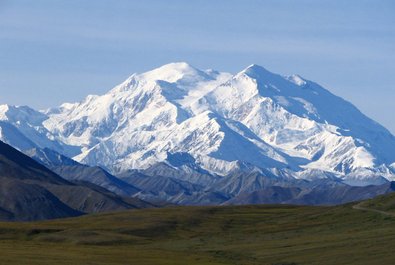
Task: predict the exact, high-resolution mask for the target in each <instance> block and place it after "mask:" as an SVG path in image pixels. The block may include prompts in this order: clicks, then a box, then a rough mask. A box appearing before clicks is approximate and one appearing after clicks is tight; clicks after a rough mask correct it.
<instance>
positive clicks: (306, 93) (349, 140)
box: [0, 63, 395, 185]
mask: <svg viewBox="0 0 395 265" xmlns="http://www.w3.org/2000/svg"><path fill="white" fill-rule="evenodd" d="M11 110H12V111H11ZM26 115H27V116H28V118H25V117H26ZM0 120H1V121H0V139H1V140H3V141H6V142H8V143H10V144H11V145H13V146H15V147H17V148H19V149H20V150H23V149H27V148H32V147H39V148H46V147H47V148H51V149H53V150H55V151H57V152H59V153H61V154H64V155H67V156H70V157H72V158H73V159H75V160H76V161H78V162H81V163H85V164H89V165H95V166H96V165H98V166H101V167H104V168H106V169H108V170H110V171H111V172H112V173H121V172H124V171H127V170H131V169H138V170H146V169H148V168H150V167H152V166H154V165H157V164H160V163H164V164H167V165H168V166H169V167H171V168H174V169H177V170H181V171H186V172H190V170H192V171H194V172H205V174H206V175H207V174H208V175H211V176H213V177H214V176H215V177H221V176H225V175H228V174H229V173H231V172H238V171H256V172H264V173H265V174H266V175H270V176H271V177H274V178H284V179H308V180H312V179H322V178H330V179H338V180H341V181H344V182H345V183H348V184H352V185H367V184H380V183H384V182H386V181H387V180H395V169H394V164H395V152H394V150H395V137H394V136H393V135H392V134H391V133H390V132H389V131H388V130H386V129H385V128H384V127H382V126H381V125H379V124H378V123H376V122H375V121H373V120H371V119H369V118H368V117H366V116H365V115H364V114H362V113H361V112H360V111H359V110H358V109H357V108H356V107H354V106H353V105H352V104H351V103H349V102H347V101H345V100H343V99H342V98H340V97H337V96H335V95H333V94H332V93H330V92H329V91H328V90H326V89H324V88H323V87H321V86H320V85H318V84H316V83H314V82H311V81H309V80H306V79H304V78H302V77H300V76H298V75H291V76H281V75H278V74H274V73H271V72H270V71H268V70H266V69H265V68H263V67H261V66H258V65H251V66H249V67H247V68H246V69H244V70H242V71H240V72H239V73H237V74H235V75H232V74H229V73H220V72H217V71H213V70H199V69H197V68H195V67H193V66H190V65H188V64H187V63H171V64H167V65H164V66H162V67H159V68H157V69H154V70H152V71H149V72H146V73H142V74H133V75H132V76H131V77H129V78H128V79H127V80H126V81H125V82H123V83H121V84H120V85H118V86H116V87H115V88H113V89H112V90H110V91H109V92H108V93H107V94H104V95H101V96H88V97H86V98H85V99H84V100H82V101H81V102H78V103H73V104H70V103H67V104H63V105H61V106H60V107H58V108H52V109H50V110H47V111H42V112H37V111H34V110H31V109H30V108H28V107H11V106H2V107H0ZM174 158H178V159H179V161H177V162H174ZM391 165H392V166H391ZM198 182H202V181H198Z"/></svg>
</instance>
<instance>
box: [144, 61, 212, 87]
mask: <svg viewBox="0 0 395 265" xmlns="http://www.w3.org/2000/svg"><path fill="white" fill-rule="evenodd" d="M139 76H140V77H143V78H146V79H150V80H154V81H157V80H161V81H166V82H169V83H176V82H178V81H184V83H185V82H196V81H204V80H211V79H212V77H211V76H209V75H208V74H207V73H205V72H203V71H201V70H199V69H197V68H195V67H194V66H192V65H190V64H188V63H186V62H175V63H169V64H165V65H163V66H161V67H159V68H156V69H154V70H151V71H148V72H145V73H143V74H141V75H139Z"/></svg>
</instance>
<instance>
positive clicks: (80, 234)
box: [0, 197, 395, 265]
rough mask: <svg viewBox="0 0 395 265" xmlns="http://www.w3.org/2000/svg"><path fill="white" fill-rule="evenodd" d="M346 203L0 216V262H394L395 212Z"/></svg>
mask: <svg viewBox="0 0 395 265" xmlns="http://www.w3.org/2000/svg"><path fill="white" fill-rule="evenodd" d="M394 198H395V197H394ZM384 200H385V199H382V198H380V201H379V202H380V203H381V204H383V203H384V202H383V201H384ZM381 204H380V205H381ZM384 204H385V203H384ZM352 206H353V205H352V204H349V205H343V206H336V207H307V206H286V205H260V206H227V207H173V208H161V209H145V210H135V211H127V212H118V213H107V214H97V215H88V216H83V217H78V218H70V219H60V220H52V221H45V222H33V223H5V222H3V223H0V255H1V256H0V264H7V265H10V264H18V265H35V264H37V265H38V264H39V265H45V264H51V265H52V264H72V265H79V264H84V265H87V264H103V265H104V264H105V265H111V264H123V265H125V264H138V265H145V264H163V265H164V264H168V265H177V264H180V265H181V264H182V265H189V264H190V265H194V264H207V265H208V264H210V265H211V264H212V265H214V264H218V265H219V264H240V265H247V264H251V265H252V264H260V265H261V264H269V265H274V264H276V265H296V264H298V265H301V264H320V265H326V264H358V265H361V264H380V265H384V264H395V255H394V254H393V253H394V246H395V217H393V216H388V215H383V214H380V213H378V212H373V211H367V210H359V209H353V207H352ZM366 207H372V208H374V207H375V203H374V202H373V201H371V202H370V203H369V204H367V205H366Z"/></svg>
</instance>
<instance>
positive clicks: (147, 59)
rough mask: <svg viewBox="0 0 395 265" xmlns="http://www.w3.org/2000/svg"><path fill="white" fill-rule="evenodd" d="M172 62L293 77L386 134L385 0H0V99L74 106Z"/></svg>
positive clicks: (389, 8)
mask: <svg viewBox="0 0 395 265" xmlns="http://www.w3.org/2000/svg"><path fill="white" fill-rule="evenodd" d="M174 61H186V62H189V63H190V64H192V65H194V66H196V67H198V68H203V69H206V68H214V69H217V70H221V71H229V72H233V73H234V72H238V71H240V70H242V69H243V68H245V67H246V66H248V65H250V64H252V63H256V64H259V65H262V66H264V67H265V68H267V69H269V70H271V71H273V72H277V73H281V74H293V73H297V74H300V75H302V76H303V77H305V78H307V79H310V80H313V81H316V82H318V83H320V84H321V85H323V86H324V87H326V88H327V89H329V90H330V91H332V92H333V93H335V94H337V95H339V96H342V97H343V98H345V99H347V100H349V101H351V102H352V103H354V104H355V105H356V106H357V107H358V108H360V109H361V110H362V111H363V112H364V113H365V114H367V115H368V116H370V117H372V118H373V119H375V120H377V121H379V122H380V123H382V124H383V125H384V126H386V127H387V128H389V129H390V130H391V131H392V132H393V133H395V118H394V117H393V113H394V111H395V107H394V100H395V86H394V78H395V66H394V62H395V1H385V0H383V1H375V0H372V1H363V0H358V1H336V0H331V1H304V0H300V1H296V0H295V1H285V0H284V1H281V0H273V1H253V0H243V1H242V0H239V1H232V0H226V1H225V0H223V1H219V0H217V1H214V0H200V1H193V2H192V1H177V0H169V1H159V0H157V1H154V0H152V1H149V0H146V1H123V0H95V1H93V0H92V1H77V0H67V1H64V0H46V1H44V0H34V1H32V0H26V1H22V0H0V104H1V103H9V104H17V105H29V106H32V107H35V108H46V107H50V106H56V105H59V104H60V103H62V102H66V101H67V102H73V101H78V100H81V99H82V98H84V97H85V96H86V95H88V94H102V93H105V92H106V91H108V90H109V89H111V88H112V87H113V86H115V85H116V84H118V83H120V82H122V81H123V80H124V79H126V78H127V77H128V76H129V75H131V74H132V73H134V72H144V71H146V70H150V69H152V68H155V67H157V66H160V65H163V64H166V63H169V62H174Z"/></svg>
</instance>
